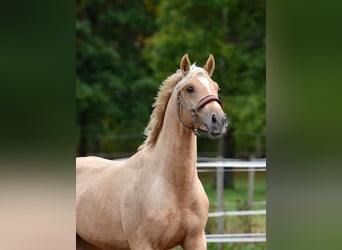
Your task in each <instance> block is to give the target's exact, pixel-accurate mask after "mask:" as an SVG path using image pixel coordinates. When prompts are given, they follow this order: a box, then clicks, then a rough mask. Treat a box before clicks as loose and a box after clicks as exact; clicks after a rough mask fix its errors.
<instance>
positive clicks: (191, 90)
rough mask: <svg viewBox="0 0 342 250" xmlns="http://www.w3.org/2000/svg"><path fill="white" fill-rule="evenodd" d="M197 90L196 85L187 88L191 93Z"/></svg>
mask: <svg viewBox="0 0 342 250" xmlns="http://www.w3.org/2000/svg"><path fill="white" fill-rule="evenodd" d="M194 91H195V89H194V87H192V86H190V87H188V88H187V89H186V92H188V93H189V94H191V93H193V92H194Z"/></svg>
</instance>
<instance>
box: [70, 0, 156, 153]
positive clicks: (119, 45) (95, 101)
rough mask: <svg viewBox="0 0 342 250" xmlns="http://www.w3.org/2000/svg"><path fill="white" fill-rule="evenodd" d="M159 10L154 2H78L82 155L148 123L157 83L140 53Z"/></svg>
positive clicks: (78, 91)
mask: <svg viewBox="0 0 342 250" xmlns="http://www.w3.org/2000/svg"><path fill="white" fill-rule="evenodd" d="M155 11H156V5H155V3H153V2H151V1H110V0H94V1H84V0H77V1H76V17H77V19H76V42H77V44H76V45H77V46H76V57H77V69H76V74H77V78H76V105H77V120H76V122H77V130H78V142H79V143H78V155H86V154H87V153H88V152H89V151H92V152H98V151H99V150H100V149H99V147H100V146H99V145H100V143H101V140H100V138H101V136H102V137H103V136H105V135H106V136H108V135H109V134H116V133H117V134H119V133H132V132H133V133H137V128H138V129H139V130H140V131H142V129H143V127H144V126H145V124H146V123H147V121H148V117H149V113H150V111H151V108H150V107H151V105H150V103H152V101H153V97H154V95H155V89H156V86H157V85H158V83H157V82H156V81H155V80H153V78H152V77H150V75H151V73H150V71H149V70H148V68H147V63H146V62H145V61H144V60H143V59H142V57H141V56H140V54H141V49H142V47H143V43H144V40H145V38H146V37H147V36H149V35H151V33H152V32H153V31H154V29H155V24H154V16H155ZM142 104H143V105H142Z"/></svg>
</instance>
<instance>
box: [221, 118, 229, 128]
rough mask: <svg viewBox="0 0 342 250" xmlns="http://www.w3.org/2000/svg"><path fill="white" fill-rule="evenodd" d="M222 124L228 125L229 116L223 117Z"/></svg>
mask: <svg viewBox="0 0 342 250" xmlns="http://www.w3.org/2000/svg"><path fill="white" fill-rule="evenodd" d="M222 124H223V125H224V126H225V127H227V125H228V122H227V117H223V118H222Z"/></svg>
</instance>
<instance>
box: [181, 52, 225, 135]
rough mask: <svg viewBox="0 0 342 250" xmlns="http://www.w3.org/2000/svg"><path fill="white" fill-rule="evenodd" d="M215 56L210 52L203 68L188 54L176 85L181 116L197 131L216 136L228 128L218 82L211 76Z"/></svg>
mask: <svg viewBox="0 0 342 250" xmlns="http://www.w3.org/2000/svg"><path fill="white" fill-rule="evenodd" d="M214 68H215V60H214V57H213V56H212V55H210V56H209V58H208V60H207V62H206V64H205V65H204V66H203V68H200V67H196V66H195V65H191V64H190V60H189V57H188V54H185V55H184V56H183V58H182V59H181V62H180V71H181V75H182V77H181V79H180V80H179V84H178V85H177V88H176V91H177V103H178V116H179V119H180V121H181V123H182V124H183V125H184V126H185V127H187V128H188V129H190V130H192V131H193V132H194V133H195V134H196V135H197V134H199V133H200V132H202V133H208V135H209V137H211V138H215V137H218V136H221V135H223V134H224V133H225V132H226V128H227V126H228V121H227V117H226V115H225V113H224V112H223V109H222V102H221V100H220V99H219V98H218V90H219V86H218V84H217V83H216V82H215V81H213V80H212V79H211V75H212V74H213V71H214Z"/></svg>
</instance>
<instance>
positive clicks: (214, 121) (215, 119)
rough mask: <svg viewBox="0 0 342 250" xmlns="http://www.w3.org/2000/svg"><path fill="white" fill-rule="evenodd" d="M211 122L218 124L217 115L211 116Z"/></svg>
mask: <svg viewBox="0 0 342 250" xmlns="http://www.w3.org/2000/svg"><path fill="white" fill-rule="evenodd" d="M211 121H212V122H213V123H216V122H217V118H216V115H215V114H213V115H212V116H211Z"/></svg>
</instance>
